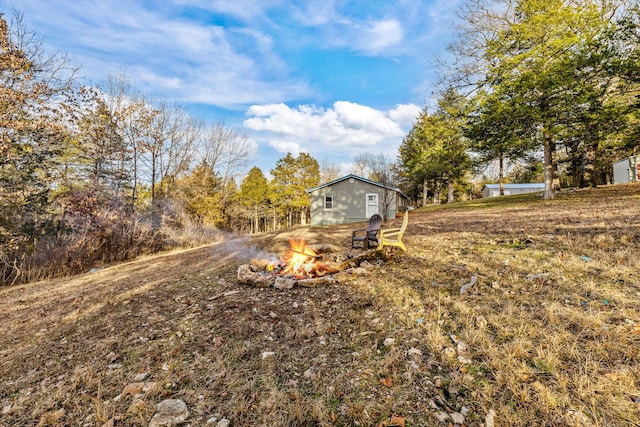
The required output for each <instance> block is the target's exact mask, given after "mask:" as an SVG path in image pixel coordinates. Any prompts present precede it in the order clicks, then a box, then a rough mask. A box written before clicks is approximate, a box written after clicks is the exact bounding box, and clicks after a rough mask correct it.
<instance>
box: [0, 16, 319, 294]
mask: <svg viewBox="0 0 640 427" xmlns="http://www.w3.org/2000/svg"><path fill="white" fill-rule="evenodd" d="M77 71H78V69H77V68H75V67H73V65H72V64H71V62H70V61H69V60H68V58H67V57H66V56H64V55H62V54H53V55H51V54H48V53H47V52H46V51H45V49H44V48H43V45H42V42H41V41H40V40H39V39H38V38H37V35H36V34H35V33H33V32H32V31H30V30H28V28H27V27H26V25H25V24H24V22H23V18H22V16H21V15H19V14H17V13H16V14H14V15H13V16H12V17H11V18H10V19H8V18H5V16H3V15H0V79H1V82H0V249H1V251H0V284H6V283H17V282H23V281H31V280H35V279H40V278H45V277H51V276H55V275H60V274H69V273H74V272H79V271H86V270H87V269H89V268H91V267H94V266H96V265H103V264H107V263H111V262H115V261H122V260H126V259H130V258H132V257H135V256H137V255H139V254H141V253H145V252H151V251H157V250H160V249H163V248H168V247H174V246H184V245H195V244H198V243H202V242H205V241H210V240H211V239H214V238H216V236H217V233H216V230H225V231H233V232H243V233H244V232H258V231H264V230H273V229H277V228H281V227H289V226H292V225H294V224H298V223H306V222H308V217H309V196H308V194H307V193H306V192H305V191H304V190H305V189H306V188H310V187H313V186H316V185H318V183H319V181H320V167H319V165H318V162H317V161H316V160H315V159H313V158H312V157H311V156H310V155H308V154H306V153H302V154H300V155H299V156H297V157H294V156H292V155H291V154H287V156H285V157H284V158H282V159H280V160H279V161H278V163H277V164H276V166H275V168H274V169H273V170H272V171H271V174H272V176H273V178H272V180H271V181H270V182H267V179H266V177H265V176H264V175H263V174H262V172H261V171H260V170H259V169H258V168H253V169H252V170H251V171H250V172H249V174H248V175H247V176H246V177H244V179H243V180H242V182H241V183H238V182H237V181H238V178H239V177H240V176H241V175H242V174H244V171H245V169H246V167H247V165H248V164H249V161H250V159H251V156H252V146H251V144H250V141H249V140H248V138H247V137H246V135H244V134H243V133H242V132H240V131H238V130H236V129H233V128H230V127H228V126H226V125H225V124H224V123H222V122H220V123H215V124H208V125H207V124H205V123H204V122H203V121H202V120H198V119H195V118H193V117H192V116H190V115H189V114H188V113H187V112H186V111H185V110H184V109H182V108H181V107H180V106H179V105H177V104H172V103H168V102H154V101H153V100H151V99H149V98H148V97H145V96H144V95H143V94H140V93H139V92H137V91H136V90H135V89H134V88H133V87H132V86H131V84H130V83H129V82H128V79H127V78H126V76H123V75H120V76H112V77H110V78H109V79H108V81H107V82H105V83H104V84H100V85H94V86H89V85H83V84H80V82H79V79H77V78H76V76H77Z"/></svg>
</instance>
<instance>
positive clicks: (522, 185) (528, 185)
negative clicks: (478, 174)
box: [484, 182, 544, 189]
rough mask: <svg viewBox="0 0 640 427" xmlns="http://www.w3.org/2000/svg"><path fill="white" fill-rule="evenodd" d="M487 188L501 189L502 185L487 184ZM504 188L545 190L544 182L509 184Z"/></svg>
mask: <svg viewBox="0 0 640 427" xmlns="http://www.w3.org/2000/svg"><path fill="white" fill-rule="evenodd" d="M484 186H485V187H487V188H490V189H495V188H500V184H485V185H484ZM504 188H544V182H525V183H516V184H513V183H509V184H504Z"/></svg>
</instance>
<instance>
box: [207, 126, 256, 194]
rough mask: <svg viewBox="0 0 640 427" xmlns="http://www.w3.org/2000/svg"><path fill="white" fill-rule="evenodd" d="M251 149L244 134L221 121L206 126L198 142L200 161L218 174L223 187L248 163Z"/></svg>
mask: <svg viewBox="0 0 640 427" xmlns="http://www.w3.org/2000/svg"><path fill="white" fill-rule="evenodd" d="M253 150H254V149H253V145H252V143H251V141H250V140H249V139H248V138H247V136H246V135H245V134H243V133H241V132H239V131H237V130H236V129H233V128H230V127H227V126H225V124H224V123H222V122H219V123H215V124H212V125H210V126H209V127H208V128H206V129H205V130H204V132H203V135H202V139H201V140H200V144H199V151H200V156H201V158H202V161H203V162H205V163H206V164H207V165H208V166H209V168H210V169H211V171H213V172H214V173H216V174H217V175H218V178H219V179H220V180H221V183H222V187H225V188H226V187H227V184H228V183H229V182H230V181H232V180H233V179H234V178H236V177H237V176H238V174H239V173H240V172H241V171H242V170H243V169H244V168H245V167H246V166H247V165H248V164H249V161H250V160H251V156H252V155H253ZM224 198H226V195H225V197H224Z"/></svg>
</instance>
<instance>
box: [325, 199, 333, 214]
mask: <svg viewBox="0 0 640 427" xmlns="http://www.w3.org/2000/svg"><path fill="white" fill-rule="evenodd" d="M324 210H325V211H332V210H333V196H331V195H326V196H324Z"/></svg>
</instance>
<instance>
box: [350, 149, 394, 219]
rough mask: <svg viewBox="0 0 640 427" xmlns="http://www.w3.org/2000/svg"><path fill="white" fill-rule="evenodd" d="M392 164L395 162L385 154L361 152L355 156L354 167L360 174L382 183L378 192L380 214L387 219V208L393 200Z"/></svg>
mask: <svg viewBox="0 0 640 427" xmlns="http://www.w3.org/2000/svg"><path fill="white" fill-rule="evenodd" d="M394 165H395V163H394V162H393V161H392V160H391V159H390V158H389V157H388V156H386V155H384V154H382V153H380V154H361V155H359V156H358V157H356V168H357V170H359V171H360V172H361V173H362V174H361V176H363V177H365V178H368V179H371V180H372V181H375V182H378V183H380V184H382V186H381V187H380V188H379V190H378V194H379V196H380V199H381V203H382V216H383V217H384V218H385V220H386V219H387V216H388V215H389V208H390V207H391V204H392V203H393V202H394V200H395V191H394V187H395V186H394V173H393V171H394Z"/></svg>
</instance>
